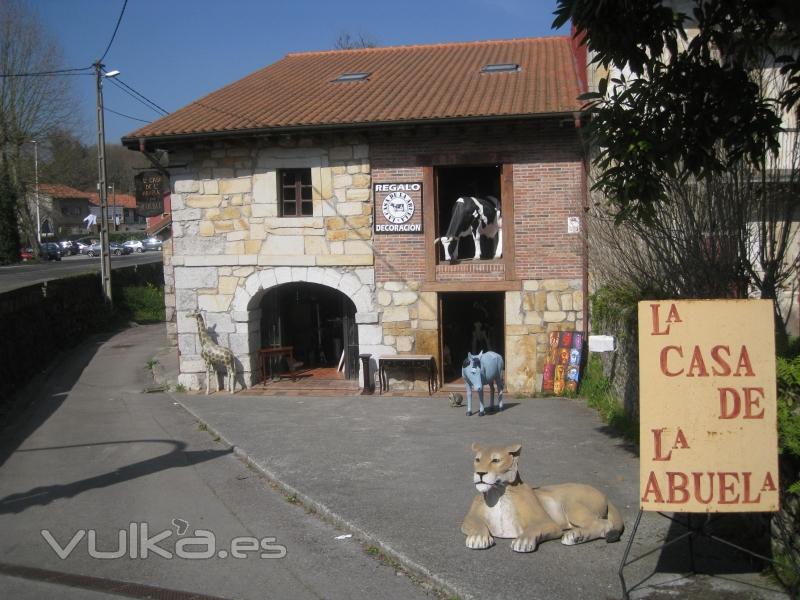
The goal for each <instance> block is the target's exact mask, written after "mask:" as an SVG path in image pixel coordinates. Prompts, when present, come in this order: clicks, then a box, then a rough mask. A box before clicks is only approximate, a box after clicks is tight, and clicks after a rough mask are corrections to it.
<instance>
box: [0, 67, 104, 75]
mask: <svg viewBox="0 0 800 600" xmlns="http://www.w3.org/2000/svg"><path fill="white" fill-rule="evenodd" d="M91 68H92V67H81V68H80V69H58V70H56V71H36V72H32V73H0V77H3V78H6V77H44V76H47V75H91V73H79V72H78V71H88V70H90V69H91Z"/></svg>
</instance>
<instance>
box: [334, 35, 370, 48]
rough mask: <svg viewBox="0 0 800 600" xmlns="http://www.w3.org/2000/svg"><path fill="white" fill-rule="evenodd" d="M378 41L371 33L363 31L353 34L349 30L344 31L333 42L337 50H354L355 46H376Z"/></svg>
mask: <svg viewBox="0 0 800 600" xmlns="http://www.w3.org/2000/svg"><path fill="white" fill-rule="evenodd" d="M377 46H378V42H376V41H375V39H374V38H373V37H372V36H371V35H367V34H365V33H363V32H359V33H357V34H351V33H350V32H349V31H342V32H341V33H340V34H339V37H337V38H336V41H335V42H334V43H333V48H334V49H335V50H352V49H355V48H376V47H377Z"/></svg>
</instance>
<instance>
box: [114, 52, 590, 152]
mask: <svg viewBox="0 0 800 600" xmlns="http://www.w3.org/2000/svg"><path fill="white" fill-rule="evenodd" d="M497 63H515V64H519V65H520V67H521V70H520V71H519V72H511V73H509V72H506V73H481V72H480V71H481V68H482V67H484V66H485V65H486V64H497ZM354 72H367V73H369V78H368V79H367V80H366V81H351V82H333V80H334V79H336V78H337V77H339V76H340V75H342V74H344V73H354ZM579 93H580V92H579V89H578V76H577V72H576V68H575V63H574V59H573V55H572V51H571V48H570V41H569V38H567V37H548V38H531V39H517V40H499V41H487V42H467V43H455V44H437V45H427V46H397V47H387V48H368V49H358V50H336V51H326V52H307V53H298V54H288V55H286V56H285V57H284V58H282V59H281V60H279V61H278V62H276V63H273V64H272V65H270V66H268V67H266V68H264V69H261V70H260V71H256V72H255V73H252V74H251V75H248V76H247V77H245V78H243V79H240V80H239V81H236V82H234V83H232V84H230V85H228V86H226V87H224V88H222V89H220V90H217V91H215V92H213V93H211V94H209V95H208V96H206V97H204V98H202V99H200V100H197V101H196V102H193V103H192V104H189V105H188V106H186V107H184V108H182V109H180V110H177V111H176V112H174V113H172V114H170V115H168V116H166V117H164V118H162V119H159V120H158V121H155V122H154V123H151V124H149V125H146V126H145V127H142V128H141V129H139V130H137V131H134V132H132V133H130V134H128V135H127V136H125V138H123V139H124V140H129V141H130V143H133V142H134V140H135V139H137V138H143V137H144V138H147V137H161V136H171V135H203V134H208V133H218V132H232V131H241V130H263V129H270V128H276V129H282V128H294V127H297V128H302V127H315V126H333V127H336V126H345V125H359V124H370V123H395V122H403V121H419V120H440V119H460V118H481V117H501V116H516V115H520V116H531V115H541V114H548V113H564V112H571V111H576V110H579V109H580V106H581V103H580V102H579V101H578V100H577V96H578V94H579Z"/></svg>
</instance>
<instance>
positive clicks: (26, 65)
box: [0, 0, 77, 239]
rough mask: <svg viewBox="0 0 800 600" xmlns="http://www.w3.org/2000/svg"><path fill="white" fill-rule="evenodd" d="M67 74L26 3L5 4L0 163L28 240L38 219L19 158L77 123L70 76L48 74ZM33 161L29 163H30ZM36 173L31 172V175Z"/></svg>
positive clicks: (0, 44) (0, 35)
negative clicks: (35, 141)
mask: <svg viewBox="0 0 800 600" xmlns="http://www.w3.org/2000/svg"><path fill="white" fill-rule="evenodd" d="M60 70H62V58H61V52H60V49H59V46H58V44H57V43H56V41H55V38H54V37H53V36H52V35H50V34H49V33H48V32H47V31H45V29H44V28H43V26H42V24H41V22H40V21H39V19H38V17H37V16H36V14H35V13H34V12H32V11H31V10H30V9H29V8H28V6H27V5H26V4H25V3H24V2H23V1H22V0H2V2H0V74H2V75H3V76H2V77H0V160H2V161H3V162H4V163H5V164H6V168H7V170H8V173H9V175H10V177H11V181H12V184H13V185H14V186H15V187H16V188H17V190H18V191H19V193H18V194H17V197H18V198H19V213H20V214H19V216H20V218H21V222H22V225H23V228H24V229H25V230H26V231H27V237H28V238H29V239H33V238H35V235H34V232H35V230H36V225H35V219H33V218H31V215H30V214H29V213H30V211H29V210H28V205H27V202H26V200H25V193H24V192H25V188H26V184H27V183H29V182H30V181H32V177H30V178H29V177H28V173H27V172H21V169H20V166H21V165H20V155H21V153H22V149H23V147H24V145H25V144H26V143H27V142H30V141H31V140H32V139H37V138H41V137H42V136H44V135H46V134H48V133H49V132H51V131H53V130H55V129H56V128H64V127H65V126H68V125H69V124H71V123H72V118H73V117H72V115H75V114H76V113H77V111H75V110H74V102H73V100H72V97H71V93H70V81H69V79H70V77H69V76H67V75H65V74H49V73H52V72H54V71H60ZM28 162H31V163H32V162H33V161H25V164H27V163H28ZM31 175H32V173H31Z"/></svg>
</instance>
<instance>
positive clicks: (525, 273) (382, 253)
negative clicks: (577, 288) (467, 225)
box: [370, 121, 583, 281]
mask: <svg viewBox="0 0 800 600" xmlns="http://www.w3.org/2000/svg"><path fill="white" fill-rule="evenodd" d="M370 149H371V163H372V175H373V181H374V182H376V183H377V182H400V181H421V180H422V179H423V166H425V165H426V164H436V163H437V162H439V161H442V160H444V161H445V162H446V164H452V165H456V164H459V163H461V164H469V163H470V162H473V161H475V160H480V158H479V157H480V155H484V156H488V157H490V158H494V159H495V160H494V161H492V162H503V163H506V164H509V163H512V164H513V188H514V198H513V203H514V206H513V208H514V219H513V223H510V222H508V221H506V222H505V223H504V227H505V228H506V230H508V228H509V227H510V226H513V228H514V233H515V254H516V260H515V263H516V265H515V278H516V279H520V280H525V279H556V278H561V279H574V278H578V277H580V276H581V256H582V244H581V236H580V235H579V234H568V233H567V217H570V216H581V217H582V215H583V211H582V208H581V204H582V202H581V177H582V170H583V163H582V161H581V149H580V146H579V140H578V136H577V133H576V131H575V129H574V127H573V125H572V122H571V121H569V123H568V124H565V125H563V126H562V125H561V124H560V123H559V122H557V121H552V122H541V123H533V124H520V125H515V126H513V127H511V126H509V125H502V124H497V125H492V126H486V125H481V126H474V127H469V128H463V127H462V128H457V129H456V128H441V130H434V129H432V130H431V131H430V132H429V133H425V132H424V131H421V132H419V133H417V134H416V135H413V134H411V133H409V134H407V135H403V134H394V135H391V136H388V137H385V136H384V137H381V136H377V135H373V136H372V138H371V140H370ZM487 162H488V161H486V159H483V164H487ZM434 194H435V191H434V190H433V189H428V188H426V187H424V188H423V210H425V211H428V210H432V209H433V202H434V197H435V196H434ZM510 201H511V199H510V198H503V203H504V205H507V203H508V202H510ZM442 217H444V218H445V219H446V218H448V217H449V215H443V216H440V218H442ZM430 235H435V233H432V232H429V231H425V232H424V234H423V235H421V236H420V235H396V234H377V235H375V254H376V263H375V276H376V280H377V281H392V280H399V279H405V280H416V281H420V280H424V274H425V260H426V253H425V237H427V236H430ZM437 251H438V252H440V250H439V249H438V247H437ZM430 258H433V257H430ZM438 271H439V273H440V274H441V278H440V279H439V280H440V281H458V280H461V281H472V280H475V273H472V272H470V271H469V270H467V271H466V272H463V273H458V272H457V271H454V270H448V269H439V270H438ZM496 278H497V273H496V272H491V271H482V272H481V273H480V274H479V275H478V279H481V280H487V279H488V280H492V279H496Z"/></svg>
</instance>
